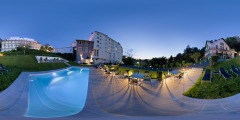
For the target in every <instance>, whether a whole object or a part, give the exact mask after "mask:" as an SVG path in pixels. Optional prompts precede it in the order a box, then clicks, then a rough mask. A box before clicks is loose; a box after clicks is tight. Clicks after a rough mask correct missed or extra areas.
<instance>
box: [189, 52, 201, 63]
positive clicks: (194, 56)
mask: <svg viewBox="0 0 240 120" xmlns="http://www.w3.org/2000/svg"><path fill="white" fill-rule="evenodd" d="M200 56H201V54H200V53H199V52H195V53H193V54H192V55H191V58H193V59H194V61H195V63H197V62H198V58H199V57H200Z"/></svg>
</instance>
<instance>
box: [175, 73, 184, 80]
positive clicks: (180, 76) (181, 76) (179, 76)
mask: <svg viewBox="0 0 240 120" xmlns="http://www.w3.org/2000/svg"><path fill="white" fill-rule="evenodd" d="M183 75H184V73H180V74H179V75H178V76H176V78H178V79H181V78H183Z"/></svg>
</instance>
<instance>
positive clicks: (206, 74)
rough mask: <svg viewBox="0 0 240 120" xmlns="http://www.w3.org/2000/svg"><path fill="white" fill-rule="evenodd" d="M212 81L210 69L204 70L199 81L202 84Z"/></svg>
mask: <svg viewBox="0 0 240 120" xmlns="http://www.w3.org/2000/svg"><path fill="white" fill-rule="evenodd" d="M211 81H212V72H211V69H205V72H204V76H203V77H202V79H201V83H202V82H211Z"/></svg>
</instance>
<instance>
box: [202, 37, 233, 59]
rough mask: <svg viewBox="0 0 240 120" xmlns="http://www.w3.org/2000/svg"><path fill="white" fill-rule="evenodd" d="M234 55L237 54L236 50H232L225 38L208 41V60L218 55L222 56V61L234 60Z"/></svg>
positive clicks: (206, 46) (206, 53) (206, 50)
mask: <svg viewBox="0 0 240 120" xmlns="http://www.w3.org/2000/svg"><path fill="white" fill-rule="evenodd" d="M234 53H236V51H235V50H234V49H230V47H229V46H228V45H227V44H226V42H225V40H224V39H223V38H221V39H218V40H211V41H206V44H205V55H204V56H205V58H207V59H210V58H211V56H217V55H220V59H229V58H234Z"/></svg>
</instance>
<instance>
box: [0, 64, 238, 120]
mask: <svg viewBox="0 0 240 120" xmlns="http://www.w3.org/2000/svg"><path fill="white" fill-rule="evenodd" d="M48 72H49V71H48ZM38 73H39V72H38ZM42 73H45V72H42ZM29 74H33V73H27V72H23V73H22V74H21V75H20V76H19V78H18V79H17V80H16V81H15V82H14V83H13V84H12V85H11V86H10V87H9V88H8V89H7V90H5V91H3V92H2V93H0V119H1V120H2V119H3V120H4V119H9V120H12V119H13V120H18V119H21V120H32V119H37V118H29V117H24V113H25V111H26V109H27V101H28V94H27V93H28V75H29ZM200 74H201V69H192V70H189V71H187V72H186V74H185V75H184V78H183V79H181V80H174V79H173V78H167V79H165V80H163V81H162V82H159V81H157V80H152V86H151V85H150V83H148V82H145V83H142V85H141V86H136V85H129V84H128V83H127V79H124V78H123V77H122V76H113V77H112V76H111V75H107V74H105V73H104V72H103V71H101V70H99V69H95V68H90V79H89V88H88V89H89V90H88V97H87V102H86V105H85V107H84V109H83V110H82V111H81V112H80V113H78V114H76V115H73V116H69V117H61V118H45V119H56V120H72V119H78V120H79V119H83V120H85V119H90V120H95V119H98V120H99V119H104V120H112V119H119V120H125V119H126V120H133V119H138V120H145V119H146V120H148V119H158V120H159V119H164V120H168V119H169V120H175V119H178V120H179V119H180V120H181V119H182V120H186V119H218V120H219V119H223V120H225V119H239V117H240V113H238V112H239V110H240V95H239V94H238V95H235V96H232V97H229V98H224V99H217V100H203V99H193V98H189V97H185V96H183V95H182V93H183V92H185V91H186V90H187V89H188V88H189V87H191V86H192V85H193V84H194V82H195V81H196V80H197V79H198V77H199V75H200Z"/></svg>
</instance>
